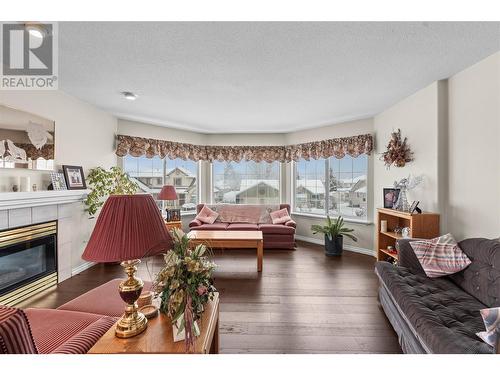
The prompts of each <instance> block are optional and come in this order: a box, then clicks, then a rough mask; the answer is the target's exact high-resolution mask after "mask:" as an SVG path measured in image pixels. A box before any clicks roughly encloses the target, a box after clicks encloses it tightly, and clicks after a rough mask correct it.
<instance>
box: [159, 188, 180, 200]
mask: <svg viewBox="0 0 500 375" xmlns="http://www.w3.org/2000/svg"><path fill="white" fill-rule="evenodd" d="M158 199H160V200H162V201H175V200H176V199H177V192H176V191H175V187H174V186H172V185H165V186H163V187H162V188H161V191H160V194H158Z"/></svg>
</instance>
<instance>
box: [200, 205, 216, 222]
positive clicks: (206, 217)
mask: <svg viewBox="0 0 500 375" xmlns="http://www.w3.org/2000/svg"><path fill="white" fill-rule="evenodd" d="M218 216H219V214H218V213H217V212H215V211H214V210H211V209H210V208H209V207H208V206H203V208H202V209H201V211H200V212H199V213H198V215H196V217H195V219H196V220H199V221H201V222H202V223H205V224H213V223H214V222H215V219H217V217H218Z"/></svg>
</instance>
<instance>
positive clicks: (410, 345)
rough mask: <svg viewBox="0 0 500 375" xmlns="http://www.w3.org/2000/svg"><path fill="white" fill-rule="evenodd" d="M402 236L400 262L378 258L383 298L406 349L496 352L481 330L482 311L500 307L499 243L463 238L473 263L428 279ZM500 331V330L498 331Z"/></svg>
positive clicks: (377, 268)
mask: <svg viewBox="0 0 500 375" xmlns="http://www.w3.org/2000/svg"><path fill="white" fill-rule="evenodd" d="M410 241H412V240H411V239H410V240H399V241H398V243H397V246H398V250H399V265H398V266H394V265H392V264H390V263H387V262H377V263H376V266H375V272H376V274H377V275H378V277H379V279H380V289H379V298H380V303H381V305H382V307H383V309H384V311H385V313H386V315H387V317H388V319H389V321H390V322H391V324H392V326H393V327H394V330H395V331H396V333H397V334H398V337H399V343H400V345H401V348H402V349H403V352H405V353H442V354H445V353H471V354H474V353H496V352H497V351H498V343H497V348H496V349H495V348H492V347H491V346H489V345H487V344H486V343H484V342H483V341H482V340H481V339H480V338H479V337H478V336H477V335H476V333H477V332H480V331H484V324H483V320H482V318H481V316H480V314H479V310H481V309H484V308H488V307H498V306H500V242H498V241H496V240H488V239H484V238H472V239H467V240H464V241H461V242H460V243H459V246H460V248H461V249H462V250H463V251H464V252H465V253H466V254H467V256H468V257H469V259H470V260H471V261H472V263H471V264H470V265H469V266H468V267H467V268H466V269H465V270H463V271H461V272H458V273H456V274H454V275H451V276H448V277H440V278H428V277H427V276H426V275H425V272H424V270H423V269H422V267H421V265H420V263H419V261H418V259H417V258H416V256H415V253H414V252H413V248H412V247H411V246H410ZM499 336H500V335H499Z"/></svg>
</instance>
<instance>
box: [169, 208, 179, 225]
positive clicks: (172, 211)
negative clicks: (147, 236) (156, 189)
mask: <svg viewBox="0 0 500 375" xmlns="http://www.w3.org/2000/svg"><path fill="white" fill-rule="evenodd" d="M171 221H181V210H180V209H178V208H169V209H168V210H167V223H170V222H171Z"/></svg>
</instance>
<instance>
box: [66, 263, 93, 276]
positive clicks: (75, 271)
mask: <svg viewBox="0 0 500 375" xmlns="http://www.w3.org/2000/svg"><path fill="white" fill-rule="evenodd" d="M93 265H95V263H94V262H85V263H83V264H80V265H79V266H78V267H75V268H73V269H72V270H71V277H73V276H75V275H78V274H79V273H80V272H83V271H85V270H87V269H89V268H90V267H92V266H93Z"/></svg>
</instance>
